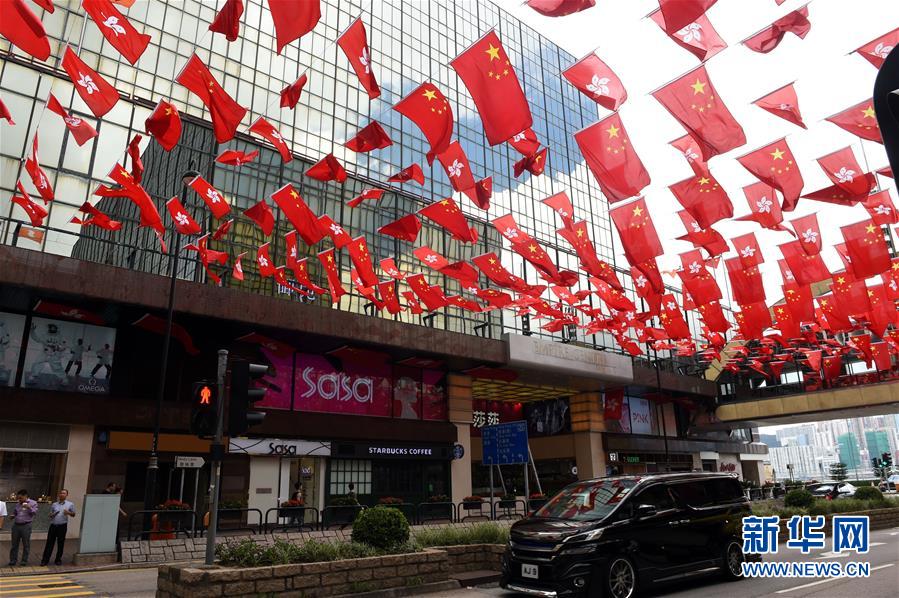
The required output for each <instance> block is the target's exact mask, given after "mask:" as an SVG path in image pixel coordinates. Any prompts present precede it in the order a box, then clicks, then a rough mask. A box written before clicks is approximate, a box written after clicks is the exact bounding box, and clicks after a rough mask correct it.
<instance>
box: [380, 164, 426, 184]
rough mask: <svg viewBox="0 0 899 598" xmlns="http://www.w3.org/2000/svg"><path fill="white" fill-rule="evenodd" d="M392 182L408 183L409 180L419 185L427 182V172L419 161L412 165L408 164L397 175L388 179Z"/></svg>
mask: <svg viewBox="0 0 899 598" xmlns="http://www.w3.org/2000/svg"><path fill="white" fill-rule="evenodd" d="M387 181H388V182H390V183H406V182H408V181H415V182H416V183H418V184H419V185H424V184H425V173H424V172H422V170H421V166H419V165H418V163H415V164H412V165H411V166H407V167H406V168H404V169H402V170H401V171H399V172H398V173H396V174H395V175H393V176H391V177H390V178H389V179H387Z"/></svg>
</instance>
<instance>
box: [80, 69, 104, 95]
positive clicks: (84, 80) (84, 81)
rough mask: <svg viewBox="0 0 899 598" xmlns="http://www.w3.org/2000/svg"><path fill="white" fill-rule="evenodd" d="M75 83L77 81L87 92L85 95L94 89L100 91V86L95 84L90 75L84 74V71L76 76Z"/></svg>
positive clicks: (91, 92)
mask: <svg viewBox="0 0 899 598" xmlns="http://www.w3.org/2000/svg"><path fill="white" fill-rule="evenodd" d="M77 83H78V85H80V86H81V87H83V88H84V90H85V91H86V92H87V95H91V94H93V93H94V92H95V91H96V92H99V91H100V88H99V87H97V84H96V83H94V80H93V79H91V76H90V75H85V74H84V73H81V76H80V77H78V81H77Z"/></svg>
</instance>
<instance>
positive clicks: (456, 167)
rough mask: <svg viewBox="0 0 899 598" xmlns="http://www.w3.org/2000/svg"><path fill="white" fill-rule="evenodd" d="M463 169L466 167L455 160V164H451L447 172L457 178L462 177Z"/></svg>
mask: <svg viewBox="0 0 899 598" xmlns="http://www.w3.org/2000/svg"><path fill="white" fill-rule="evenodd" d="M463 168H465V166H464V165H463V164H462V163H461V162H459V161H458V160H453V163H452V164H450V165H449V167H447V169H446V170H447V172H449V175H450V176H451V177H457V176H462V169H463Z"/></svg>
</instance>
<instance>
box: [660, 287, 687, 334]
mask: <svg viewBox="0 0 899 598" xmlns="http://www.w3.org/2000/svg"><path fill="white" fill-rule="evenodd" d="M661 308H662V309H661V313H660V314H659V320H660V321H661V322H662V328H664V329H665V332H667V333H668V336H669V337H671V338H673V339H678V338H684V339H687V338H690V337H691V334H690V327H689V326H687V321H686V320H684V315H683V313H681V310H680V308H679V307H678V305H677V302H676V301H675V300H674V295H672V294H670V293H669V294H667V295H663V296H662V305H661Z"/></svg>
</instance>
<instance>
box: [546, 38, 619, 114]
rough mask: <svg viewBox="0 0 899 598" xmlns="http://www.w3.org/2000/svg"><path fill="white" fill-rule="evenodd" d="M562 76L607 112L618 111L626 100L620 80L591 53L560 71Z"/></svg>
mask: <svg viewBox="0 0 899 598" xmlns="http://www.w3.org/2000/svg"><path fill="white" fill-rule="evenodd" d="M562 75H563V76H564V77H565V78H566V79H568V82H569V83H571V84H572V85H574V86H575V87H576V88H577V89H578V91H580V92H581V93H582V94H584V95H585V96H587V97H588V98H590V99H591V100H593V101H594V102H596V103H597V104H599V105H600V106H602V107H603V108H606V109H608V110H618V108H619V107H621V105H622V104H623V103H624V102H625V100H627V90H626V89H625V88H624V84H623V83H622V82H621V79H619V78H618V75H616V74H615V72H614V71H613V70H612V69H611V68H609V65H607V64H606V63H605V62H603V61H602V60H601V59H600V57H599V56H597V55H596V54H594V53H592V52H591V53H590V54H588V55H587V56H585V57H584V58H581V59H580V60H578V61H577V62H575V63H574V64H573V65H571V66H570V67H568V68H567V69H565V70H564V71H562Z"/></svg>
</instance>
